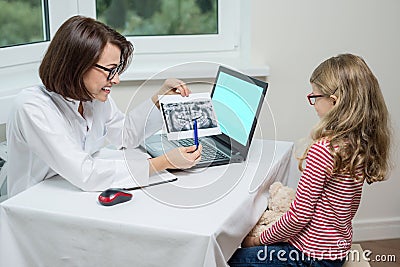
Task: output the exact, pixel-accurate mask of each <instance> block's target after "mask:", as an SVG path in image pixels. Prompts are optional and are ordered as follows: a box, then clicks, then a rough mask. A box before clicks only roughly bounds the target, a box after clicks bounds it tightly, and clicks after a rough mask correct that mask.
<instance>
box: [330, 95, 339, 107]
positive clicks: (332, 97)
mask: <svg viewBox="0 0 400 267" xmlns="http://www.w3.org/2000/svg"><path fill="white" fill-rule="evenodd" d="M329 97H330V98H331V99H332V100H333V105H336V101H337V96H335V95H330V96H329Z"/></svg>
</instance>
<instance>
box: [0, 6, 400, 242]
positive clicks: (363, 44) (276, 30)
mask: <svg viewBox="0 0 400 267" xmlns="http://www.w3.org/2000/svg"><path fill="white" fill-rule="evenodd" d="M243 1H247V0H243ZM249 3H251V5H252V15H251V17H249V18H248V19H249V20H250V21H251V25H252V29H251V42H252V45H251V46H252V51H251V62H252V64H253V65H255V66H260V65H264V64H267V65H269V67H270V73H271V75H270V77H269V78H268V80H269V82H270V88H269V91H268V95H267V98H268V103H267V104H269V107H270V108H271V111H272V114H273V117H274V119H275V123H276V129H275V130H276V135H275V132H274V127H273V121H272V116H271V114H270V112H269V109H268V105H265V107H264V110H263V117H262V118H261V130H262V131H260V129H259V130H258V132H257V135H258V136H260V135H262V136H263V137H264V138H277V139H278V140H289V141H295V142H298V141H299V140H301V139H302V138H304V137H307V136H308V134H309V132H310V129H311V128H312V126H313V125H314V124H315V123H316V122H317V120H318V118H317V116H316V115H315V112H314V109H313V107H311V106H309V104H308V102H307V100H306V95H307V94H308V93H309V92H310V91H311V88H310V85H309V83H308V79H309V76H310V74H311V72H312V70H313V69H314V68H315V67H316V66H317V65H318V64H319V63H320V62H321V61H323V60H325V59H326V58H328V57H331V56H333V55H336V54H339V53H344V52H351V53H355V54H358V55H361V56H362V57H364V59H365V60H366V62H367V63H368V64H369V65H370V67H371V69H372V70H373V71H374V73H375V75H376V76H377V78H378V80H379V81H380V85H381V88H382V91H383V94H384V96H385V99H386V103H387V105H388V108H389V111H390V114H391V117H392V122H393V128H394V141H395V142H396V143H400V129H399V127H400V125H399V118H400V105H399V103H400V89H399V88H398V84H399V82H398V80H397V78H398V76H399V74H398V72H399V67H398V63H399V62H400V52H399V49H400V31H399V29H400V16H398V12H399V11H400V1H398V0H385V1H380V0H351V1H349V0H335V1H333V0H325V1H321V0H303V1H298V0H291V1H289V0H251V1H249ZM133 64H135V62H133ZM160 84H161V81H154V82H150V83H148V84H147V85H146V86H144V87H141V88H140V89H139V90H138V88H139V87H140V85H141V83H140V82H124V83H122V84H121V85H120V86H119V87H118V88H115V89H114V90H113V93H112V95H113V97H114V99H115V100H116V101H117V103H118V105H119V106H120V108H121V109H122V110H125V109H126V108H127V106H128V104H129V101H130V99H131V97H132V96H134V101H135V102H140V101H141V100H143V99H146V98H148V97H149V96H150V95H151V94H152V93H153V92H154V91H155V90H156V88H157V87H158V86H159V85H160ZM192 90H193V91H195V92H198V91H203V88H202V87H199V86H193V87H192ZM2 136H4V127H2V128H0V139H1V138H2ZM393 155H394V156H393V161H394V162H396V163H397V162H398V161H399V156H398V147H396V148H395V147H394V149H393ZM399 176H400V165H399V164H398V165H397V166H396V165H395V167H394V169H393V172H392V174H391V175H390V179H389V180H388V181H386V182H382V183H378V184H376V183H375V184H373V185H370V186H365V188H364V194H363V198H362V202H361V206H360V209H359V211H358V213H357V215H356V218H355V222H354V225H355V240H367V239H384V238H396V237H397V238H398V237H400V205H399V203H400V193H399V192H398V191H399V189H400V179H399ZM292 179H294V181H295V180H296V179H298V175H294V177H292Z"/></svg>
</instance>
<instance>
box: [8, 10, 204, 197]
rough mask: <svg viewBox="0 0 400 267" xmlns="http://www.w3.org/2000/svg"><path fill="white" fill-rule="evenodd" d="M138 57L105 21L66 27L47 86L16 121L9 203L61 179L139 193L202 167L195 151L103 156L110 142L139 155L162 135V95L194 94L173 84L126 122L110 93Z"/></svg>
mask: <svg viewBox="0 0 400 267" xmlns="http://www.w3.org/2000/svg"><path fill="white" fill-rule="evenodd" d="M132 54H133V46H132V44H131V43H130V42H129V41H127V40H126V38H125V37H124V36H122V35H121V34H119V33H118V32H116V31H115V30H113V29H111V28H110V27H108V26H106V25H105V24H103V23H101V22H99V21H96V20H94V19H92V18H87V17H83V16H74V17H71V18H70V19H68V20H67V21H66V22H64V23H63V25H62V26H61V27H60V28H59V29H58V31H57V33H56V34H55V36H54V38H53V39H52V41H51V43H50V45H49V47H48V50H47V52H46V54H45V56H44V58H43V61H42V63H41V65H40V68H39V76H40V78H41V80H42V82H43V85H40V86H34V87H31V88H27V89H25V90H23V91H22V92H21V93H20V94H19V95H18V96H17V98H16V103H15V105H14V107H13V110H12V111H11V114H10V117H9V122H8V125H7V142H8V156H9V169H8V174H7V175H8V182H7V183H8V195H9V197H11V196H13V195H16V194H17V193H19V192H21V191H23V190H25V189H27V188H29V187H30V186H32V185H34V184H36V183H39V182H40V181H43V180H44V179H48V178H51V177H54V176H56V175H60V176H61V177H63V178H64V179H66V180H68V181H69V182H70V183H72V184H73V185H75V186H76V187H78V188H80V189H82V190H84V191H101V190H104V189H106V188H109V187H132V186H136V185H138V183H139V184H140V181H146V180H148V178H149V176H150V175H153V174H154V173H156V172H160V171H162V170H165V169H176V168H179V169H185V168H190V167H192V166H193V165H195V164H196V163H197V162H198V161H199V160H200V154H201V147H200V149H199V150H196V151H195V149H196V147H195V146H192V147H188V148H184V147H181V148H178V149H174V150H172V151H169V152H168V153H166V154H164V155H162V156H160V157H157V158H153V159H149V158H148V157H147V156H146V154H144V153H141V152H138V151H137V152H136V153H133V154H132V155H130V156H129V157H127V158H126V159H127V162H125V160H123V159H110V158H108V159H107V158H102V157H99V156H98V155H99V154H101V149H102V148H103V147H104V144H105V143H104V142H105V140H107V141H108V142H109V143H111V144H113V145H115V146H116V147H118V148H120V149H122V148H134V147H137V146H138V145H139V144H140V143H141V142H142V141H143V140H144V138H146V137H147V136H150V135H151V134H153V133H154V132H156V131H157V130H159V129H160V128H161V126H162V120H161V116H160V114H159V111H158V109H157V107H159V103H158V95H162V94H180V95H182V97H185V96H188V95H189V93H190V91H189V89H188V88H187V87H186V86H185V85H184V83H183V82H182V81H180V80H176V79H168V80H166V81H165V82H164V84H163V86H162V87H161V89H159V91H158V92H157V93H156V94H155V95H154V96H153V97H152V98H151V100H148V101H146V102H144V103H143V104H141V105H140V106H138V107H137V108H135V109H133V110H132V111H131V112H129V113H128V114H127V115H125V114H123V113H122V112H121V111H120V110H119V109H118V108H117V106H116V104H115V102H114V101H113V99H112V98H111V96H110V92H111V90H112V87H113V86H114V85H116V84H118V83H119V82H120V80H119V74H121V73H122V72H123V71H124V70H125V69H126V68H127V67H128V65H129V63H130V61H131V58H132ZM126 163H128V164H126ZM128 166H129V167H128Z"/></svg>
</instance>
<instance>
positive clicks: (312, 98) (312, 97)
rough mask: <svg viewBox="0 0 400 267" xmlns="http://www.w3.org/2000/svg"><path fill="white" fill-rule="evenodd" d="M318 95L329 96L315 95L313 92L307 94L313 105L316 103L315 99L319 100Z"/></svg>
mask: <svg viewBox="0 0 400 267" xmlns="http://www.w3.org/2000/svg"><path fill="white" fill-rule="evenodd" d="M318 97H328V96H327V95H313V94H312V93H309V94H308V95H307V99H308V102H309V103H310V105H311V106H314V105H315V101H316V100H317V98H318Z"/></svg>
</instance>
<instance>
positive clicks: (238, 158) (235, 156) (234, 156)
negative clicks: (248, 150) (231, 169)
mask: <svg viewBox="0 0 400 267" xmlns="http://www.w3.org/2000/svg"><path fill="white" fill-rule="evenodd" d="M243 161H244V157H243V156H242V155H240V152H236V153H235V154H232V155H231V160H230V162H232V163H240V162H243Z"/></svg>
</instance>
